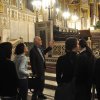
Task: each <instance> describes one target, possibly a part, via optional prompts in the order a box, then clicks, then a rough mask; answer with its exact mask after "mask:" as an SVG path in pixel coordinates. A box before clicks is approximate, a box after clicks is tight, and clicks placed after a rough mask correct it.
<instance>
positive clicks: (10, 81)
mask: <svg viewBox="0 0 100 100" xmlns="http://www.w3.org/2000/svg"><path fill="white" fill-rule="evenodd" d="M52 46H53V42H50V43H49V47H48V48H47V49H43V48H42V40H41V38H40V37H39V36H36V37H35V38H34V44H33V47H32V49H31V50H30V51H29V58H30V64H31V69H32V73H33V75H34V76H35V78H36V81H37V83H38V85H37V86H36V87H35V88H34V91H33V95H32V100H37V99H38V98H40V99H46V96H44V94H43V89H44V81H45V75H44V74H45V68H46V66H45V57H44V55H45V54H46V53H47V52H48V51H50V50H51V49H52ZM27 53H28V49H27V47H26V45H25V44H24V43H19V44H18V45H17V46H16V48H15V52H14V54H15V58H14V60H13V61H12V60H11V56H12V44H11V43H10V42H3V43H0V99H1V100H27V95H28V77H29V72H28V59H27V57H26V54H27ZM33 85H34V83H33Z"/></svg>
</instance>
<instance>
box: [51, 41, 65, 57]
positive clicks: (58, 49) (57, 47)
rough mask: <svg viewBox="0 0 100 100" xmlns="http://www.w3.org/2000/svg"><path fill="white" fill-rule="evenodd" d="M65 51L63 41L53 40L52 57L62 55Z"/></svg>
mask: <svg viewBox="0 0 100 100" xmlns="http://www.w3.org/2000/svg"><path fill="white" fill-rule="evenodd" d="M64 53H65V42H64V41H60V42H55V44H54V47H53V50H52V57H59V56H61V55H64Z"/></svg>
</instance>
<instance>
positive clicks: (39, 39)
mask: <svg viewBox="0 0 100 100" xmlns="http://www.w3.org/2000/svg"><path fill="white" fill-rule="evenodd" d="M36 44H37V46H41V45H42V40H41V38H40V37H38V38H37V39H36Z"/></svg>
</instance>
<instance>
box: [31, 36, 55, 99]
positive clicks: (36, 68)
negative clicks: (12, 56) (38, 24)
mask: <svg viewBox="0 0 100 100" xmlns="http://www.w3.org/2000/svg"><path fill="white" fill-rule="evenodd" d="M41 46H42V40H41V38H40V37H39V36H36V37H35V38H34V46H33V48H32V49H31V50H30V64H31V67H32V73H33V75H34V76H35V77H36V82H37V86H36V87H35V88H34V92H33V96H32V97H33V98H32V100H36V99H37V97H38V98H42V99H46V96H44V95H43V89H44V84H45V82H44V81H45V68H46V66H45V57H44V55H45V54H46V53H47V52H48V51H50V50H51V49H52V46H53V42H50V44H49V47H48V48H47V49H45V50H43V49H42V48H41ZM33 84H34V83H33Z"/></svg>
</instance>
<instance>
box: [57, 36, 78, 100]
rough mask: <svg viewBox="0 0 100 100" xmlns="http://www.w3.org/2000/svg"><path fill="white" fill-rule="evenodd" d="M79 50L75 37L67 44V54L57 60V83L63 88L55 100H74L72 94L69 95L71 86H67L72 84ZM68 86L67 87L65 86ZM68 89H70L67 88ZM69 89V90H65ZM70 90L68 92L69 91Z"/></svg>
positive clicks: (68, 40) (69, 39)
mask: <svg viewBox="0 0 100 100" xmlns="http://www.w3.org/2000/svg"><path fill="white" fill-rule="evenodd" d="M77 50H78V41H77V39H76V38H74V37H69V38H67V39H66V42H65V52H66V54H65V55H63V56H60V57H59V58H58V60H57V64H56V81H57V84H58V87H60V86H61V87H63V86H64V89H61V90H60V91H59V93H57V91H56V93H55V100H61V99H63V100H72V98H73V99H74V100H75V98H74V97H73V94H72V93H69V91H70V90H69V89H68V88H70V86H69V85H67V84H71V82H72V80H73V78H74V73H75V69H76V64H77ZM64 84H66V85H64ZM67 87H68V88H67ZM65 88H67V89H65ZM67 90H68V91H67ZM62 96H63V97H62Z"/></svg>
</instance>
